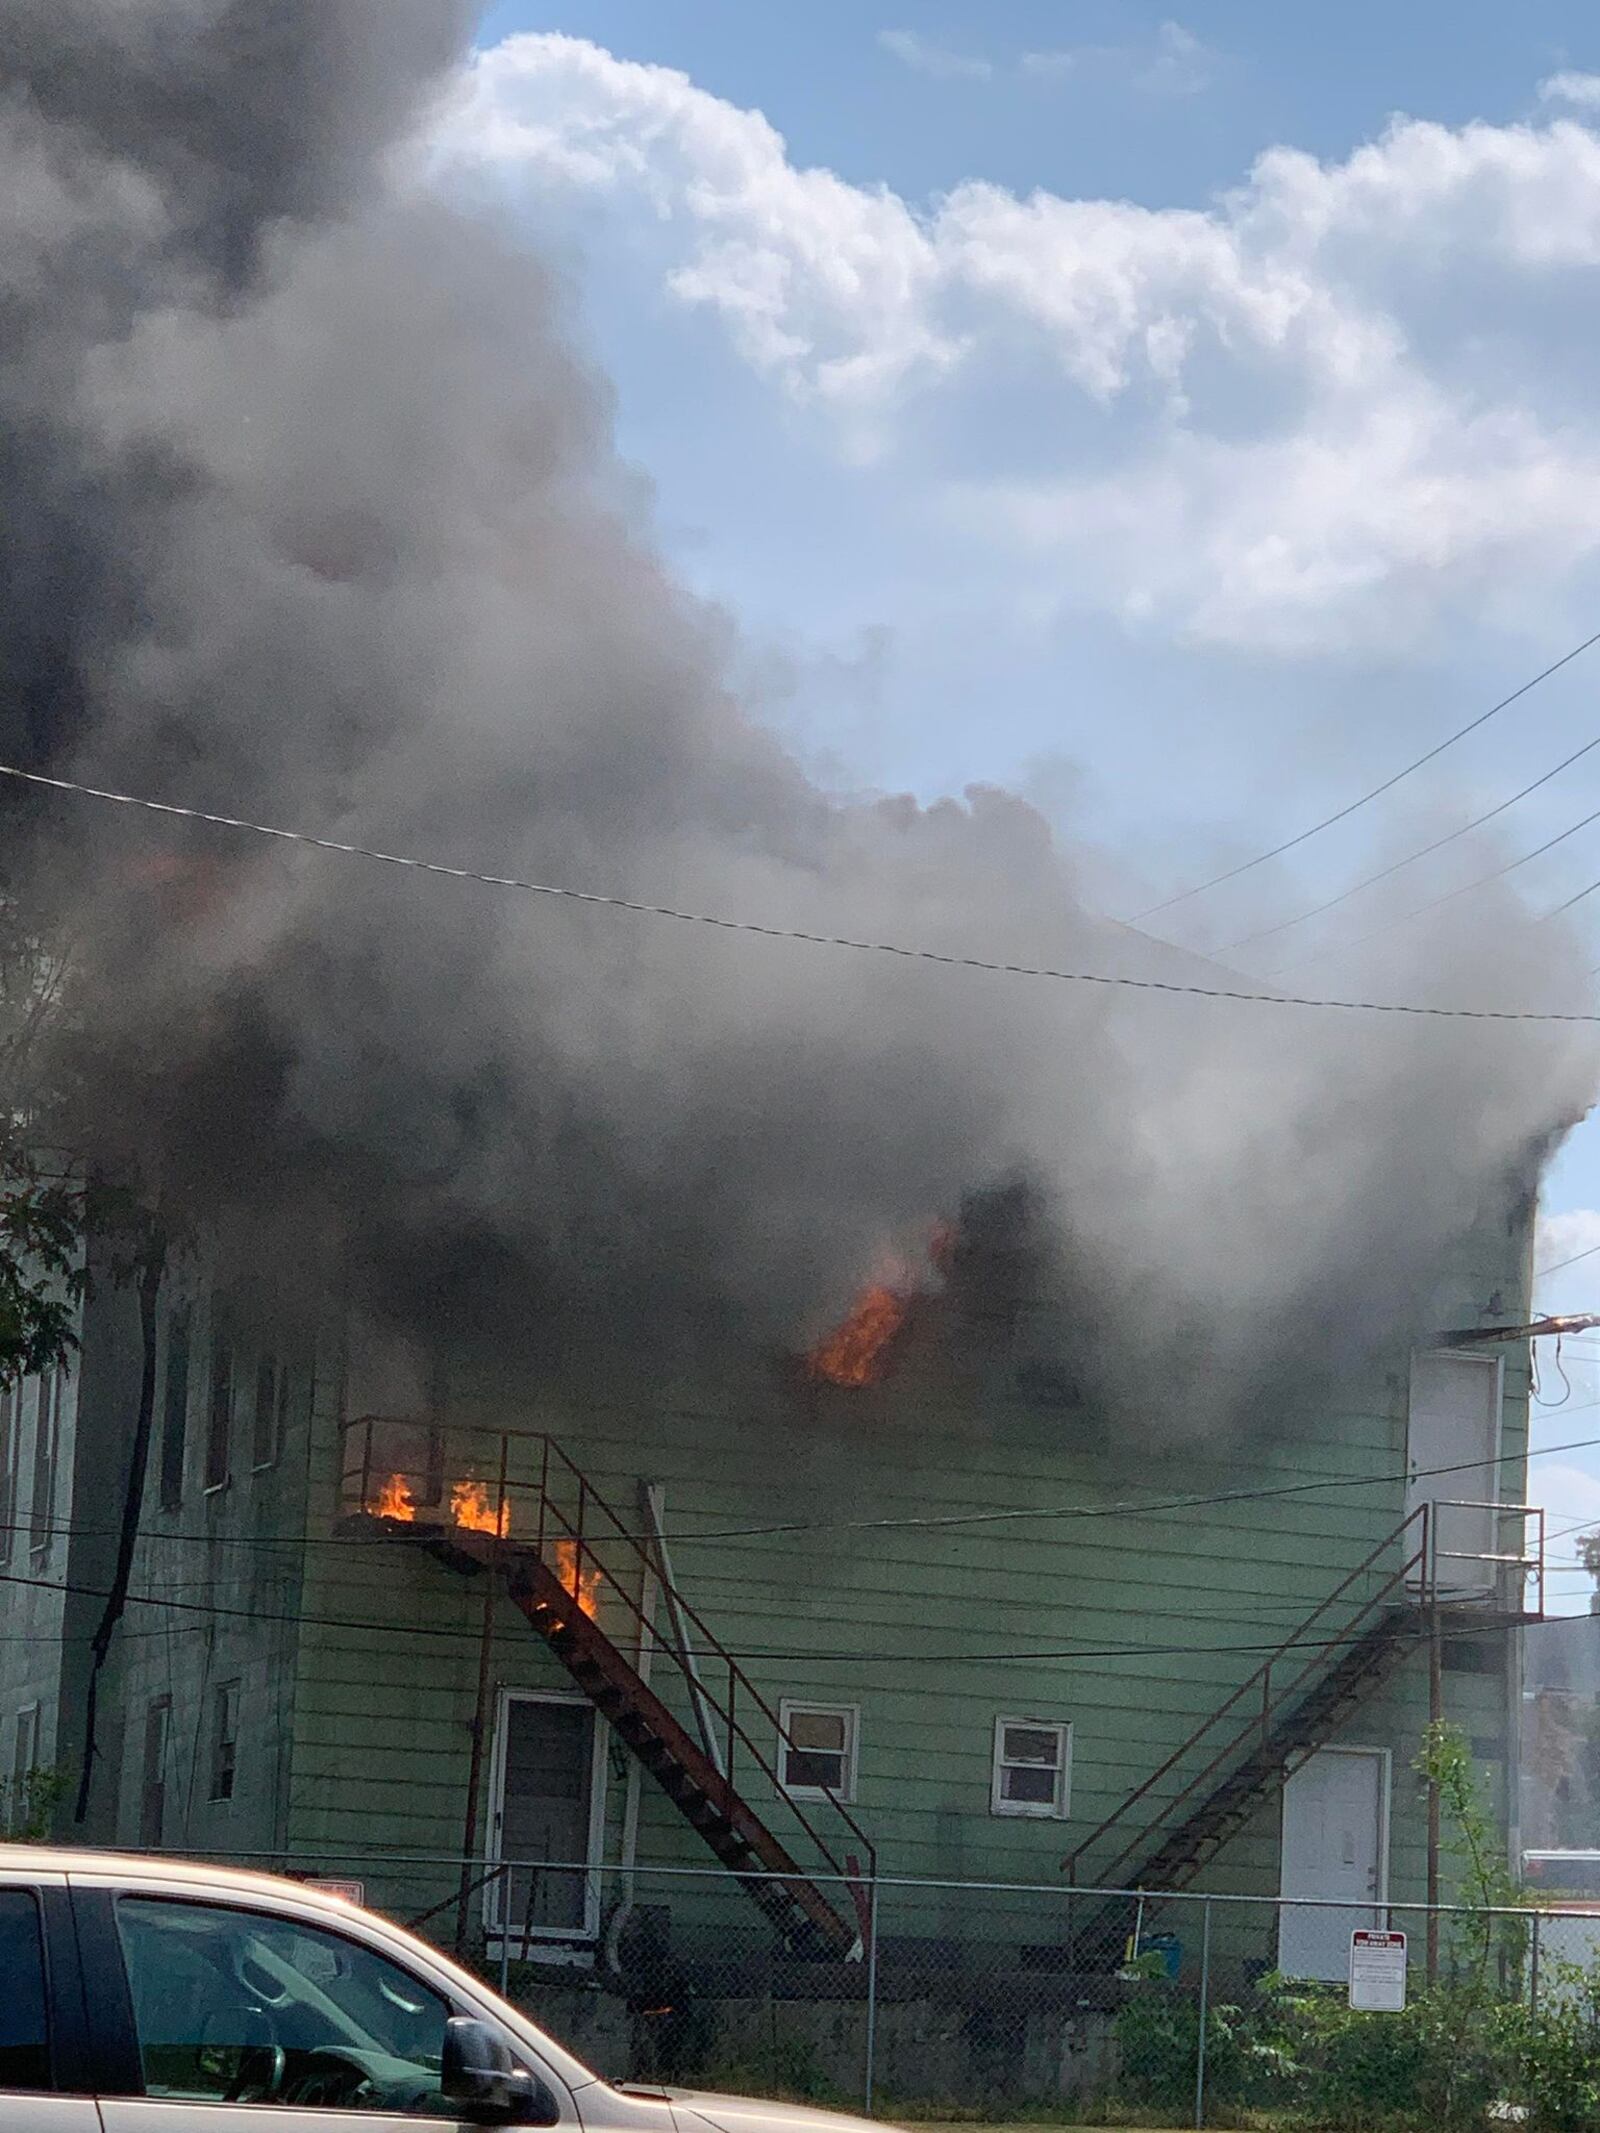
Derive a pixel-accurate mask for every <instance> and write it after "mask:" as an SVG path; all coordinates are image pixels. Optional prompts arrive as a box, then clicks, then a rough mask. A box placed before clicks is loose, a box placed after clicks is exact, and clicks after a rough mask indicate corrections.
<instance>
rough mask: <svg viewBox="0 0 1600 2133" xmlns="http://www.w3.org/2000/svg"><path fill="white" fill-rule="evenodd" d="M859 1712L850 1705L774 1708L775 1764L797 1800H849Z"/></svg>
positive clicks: (785, 1703)
mask: <svg viewBox="0 0 1600 2133" xmlns="http://www.w3.org/2000/svg"><path fill="white" fill-rule="evenodd" d="M860 1720H861V1714H860V1712H859V1711H858V1710H857V1708H856V1706H855V1705H854V1704H839V1703H798V1702H795V1701H794V1700H793V1699H791V1698H790V1697H787V1696H786V1697H785V1698H784V1700H783V1702H782V1704H781V1705H780V1706H779V1710H778V1723H779V1726H780V1728H781V1731H780V1734H779V1739H778V1769H779V1771H780V1772H781V1774H782V1778H783V1789H784V1791H785V1792H787V1793H788V1794H790V1795H791V1797H792V1798H794V1799H797V1800H825V1799H828V1798H829V1797H832V1798H833V1799H836V1800H853V1799H854V1798H855V1796H856V1745H857V1741H858V1738H859V1735H860V1731H861V1723H860Z"/></svg>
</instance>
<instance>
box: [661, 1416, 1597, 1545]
mask: <svg viewBox="0 0 1600 2133" xmlns="http://www.w3.org/2000/svg"><path fill="white" fill-rule="evenodd" d="M1594 1404H1596V1405H1600V1402H1596V1403H1594ZM1596 1446H1600V1437H1580V1438H1577V1439H1576V1440H1574V1441H1573V1442H1571V1443H1569V1444H1542V1445H1538V1446H1535V1447H1530V1448H1528V1449H1526V1450H1523V1451H1515V1452H1501V1453H1498V1454H1497V1455H1496V1456H1495V1457H1494V1458H1493V1459H1463V1460H1459V1461H1453V1462H1452V1463H1451V1464H1450V1465H1448V1466H1436V1467H1418V1468H1415V1469H1412V1468H1410V1467H1405V1468H1402V1469H1401V1470H1400V1471H1399V1472H1397V1473H1396V1472H1391V1473H1388V1474H1356V1475H1337V1476H1333V1477H1330V1478H1328V1479H1326V1480H1317V1481H1293V1482H1284V1483H1282V1484H1280V1485H1278V1486H1275V1487H1272V1486H1269V1487H1266V1488H1260V1489H1229V1490H1224V1491H1220V1492H1218V1493H1217V1494H1215V1495H1210V1496H1201V1495H1195V1496H1170V1497H1166V1498H1163V1499H1161V1500H1159V1501H1157V1502H1155V1503H1141V1502H1139V1501H1137V1500H1129V1501H1125V1502H1122V1503H1112V1504H1047V1505H1040V1506H1032V1507H1030V1508H1029V1509H1027V1510H1022V1511H951V1512H947V1513H938V1514H926V1515H921V1516H918V1517H913V1518H862V1519H811V1520H794V1521H791V1522H789V1523H787V1524H783V1525H771V1526H731V1527H721V1528H718V1529H715V1530H712V1531H704V1530H702V1531H700V1532H692V1531H688V1530H686V1529H683V1528H679V1529H677V1530H676V1531H674V1533H673V1536H672V1545H673V1547H674V1548H678V1547H684V1546H687V1545H689V1544H690V1543H695V1544H698V1543H700V1542H702V1541H727V1540H755V1539H765V1538H767V1537H769V1536H772V1535H777V1534H790V1533H881V1532H886V1531H891V1530H894V1531H899V1530H903V1529H905V1528H907V1527H912V1528H930V1529H937V1530H943V1529H945V1528H947V1527H951V1526H982V1525H1003V1524H1010V1523H1012V1522H1014V1521H1016V1520H1019V1519H1025V1518H1072V1519H1077V1518H1130V1517H1131V1518H1149V1517H1152V1516H1159V1515H1160V1514H1161V1513H1162V1512H1164V1511H1194V1510H1207V1509H1211V1508H1213V1507H1215V1506H1218V1505H1223V1504H1234V1503H1262V1502H1266V1501H1269V1500H1270V1501H1275V1500H1277V1499H1278V1498H1281V1497H1287V1496H1304V1495H1308V1494H1310V1493H1311V1492H1312V1491H1313V1490H1319V1489H1355V1488H1369V1487H1378V1486H1384V1487H1393V1486H1395V1485H1396V1484H1400V1483H1405V1482H1408V1481H1431V1480H1434V1479H1435V1478H1437V1477H1438V1476H1440V1475H1443V1474H1475V1473H1481V1472H1482V1471H1483V1470H1484V1469H1485V1468H1487V1467H1502V1466H1515V1465H1518V1464H1520V1463H1521V1462H1522V1461H1524V1460H1527V1459H1551V1458H1557V1457H1559V1456H1560V1455H1561V1454H1562V1453H1564V1452H1588V1451H1593V1450H1594V1449H1595V1448H1596Z"/></svg>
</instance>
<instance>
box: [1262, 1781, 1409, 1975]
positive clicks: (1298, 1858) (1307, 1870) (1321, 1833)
mask: <svg viewBox="0 0 1600 2133" xmlns="http://www.w3.org/2000/svg"><path fill="white" fill-rule="evenodd" d="M1388 1788H1389V1759H1388V1757H1387V1756H1386V1755H1385V1754H1384V1753H1383V1751H1382V1750H1381V1749H1377V1748H1319V1749H1318V1751H1317V1753H1316V1754H1315V1755H1313V1756H1312V1757H1311V1758H1310V1759H1309V1761H1307V1762H1304V1763H1302V1764H1301V1766H1300V1768H1299V1769H1298V1770H1297V1771H1296V1772H1295V1774H1294V1776H1293V1777H1292V1778H1290V1780H1289V1782H1288V1784H1287V1785H1285V1786H1284V1788H1283V1877H1282V1893H1283V1894H1284V1895H1285V1896H1305V1897H1317V1898H1319V1899H1321V1900H1322V1901H1323V1902H1327V1903H1332V1904H1336V1905H1337V1906H1338V1908H1337V1909H1329V1910H1322V1909H1313V1908H1311V1907H1310V1906H1309V1905H1306V1906H1301V1905H1299V1904H1286V1905H1285V1906H1284V1908H1283V1909H1282V1910H1281V1911H1280V1912H1279V1913H1278V1968H1279V1969H1280V1970H1281V1971H1282V1972H1283V1974H1284V1976H1285V1977H1308V1978H1326V1979H1331V1980H1337V1979H1340V1978H1343V1977H1346V1976H1347V1975H1348V1974H1349V1967H1350V1936H1351V1934H1352V1933H1354V1932H1357V1931H1360V1930H1362V1929H1367V1928H1378V1929H1381V1928H1382V1926H1383V1903H1384V1899H1385V1897H1386V1895H1387V1891H1386V1889H1385V1888H1384V1885H1383V1884H1384V1857H1383V1851H1384V1821H1385V1814H1386V1809H1387V1795H1388Z"/></svg>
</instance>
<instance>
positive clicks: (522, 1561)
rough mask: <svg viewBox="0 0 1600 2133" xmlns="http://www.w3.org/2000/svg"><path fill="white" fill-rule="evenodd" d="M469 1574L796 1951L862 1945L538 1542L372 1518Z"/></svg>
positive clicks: (837, 1950)
mask: <svg viewBox="0 0 1600 2133" xmlns="http://www.w3.org/2000/svg"><path fill="white" fill-rule="evenodd" d="M365 1522H366V1523H367V1524H368V1525H377V1526H379V1527H382V1528H383V1529H384V1530H386V1531H388V1532H391V1533H393V1534H394V1535H395V1536H396V1537H397V1538H401V1539H405V1540H409V1541H413V1542H415V1543H416V1544H417V1545H418V1546H419V1547H421V1548H423V1549H424V1550H425V1551H426V1552H427V1553H428V1554H429V1555H432V1556H433V1557H435V1558H436V1559H437V1560H438V1561H439V1562H441V1563H443V1564H445V1565H446V1566H447V1567H448V1568H450V1569H452V1570H455V1571H457V1572H460V1573H462V1574H465V1575H471V1574H474V1573H478V1574H482V1573H488V1574H490V1575H494V1574H499V1575H501V1576H503V1577H504V1579H505V1583H506V1589H507V1591H508V1593H509V1595H510V1598H511V1601H512V1603H513V1605H514V1606H515V1607H516V1608H517V1609H518V1611H519V1612H520V1613H521V1614H522V1615H523V1616H524V1617H525V1618H526V1619H527V1621H528V1623H529V1625H530V1626H531V1627H532V1628H533V1630H534V1631H535V1632H536V1634H537V1635H538V1636H539V1637H540V1638H541V1639H542V1641H543V1642H544V1644H545V1645H546V1646H547V1647H548V1649H549V1650H550V1651H551V1652H552V1653H553V1654H554V1656H555V1657H556V1659H557V1660H559V1661H560V1663H561V1665H562V1666H563V1667H564V1668H565V1670H566V1672H567V1673H568V1674H569V1675H570V1676H571V1678H572V1680H573V1681H574V1682H575V1683H576V1685H577V1686H578V1687H579V1688H580V1689H581V1690H582V1691H583V1693H584V1695H585V1696H586V1697H587V1698H588V1700H589V1702H590V1703H591V1704H592V1705H593V1706H594V1708H595V1710H596V1711H597V1712H599V1714H600V1716H601V1717H602V1718H604V1719H605V1720H606V1722H607V1723H608V1724H609V1725H610V1727H611V1728H612V1730H613V1732H614V1733H615V1734H616V1736H617V1738H618V1739H619V1740H620V1741H621V1742H622V1743H623V1745H624V1746H625V1747H626V1748H627V1749H628V1751H629V1752H630V1754H632V1755H633V1756H634V1757H635V1758H636V1760H637V1761H638V1762H639V1763H640V1764H641V1765H642V1767H643V1768H644V1769H645V1770H647V1771H648V1772H649V1774H650V1776H651V1777H652V1778H654V1780H655V1782H656V1783H657V1785H659V1786H660V1788H661V1790H662V1791H663V1792H664V1793H665V1794H666V1796H667V1798H668V1799H669V1800H670V1801H671V1802H672V1804H673V1806H674V1807H675V1808H676V1809H677V1810H678V1812H679V1814H680V1815H682V1817H683V1819H684V1820H685V1821H686V1822H687V1823H688V1825H689V1827H690V1828H691V1829H693V1830H694V1831H695V1833H696V1834H697V1835H698V1836H699V1837H700V1838H701V1839H702V1841H703V1842H704V1843H705V1844H706V1845H707V1846H708V1847H709V1848H710V1850H711V1851H712V1853H713V1854H714V1855H715V1856H716V1858H717V1859H718V1860H719V1861H720V1862H721V1863H722V1865H723V1866H725V1867H727V1868H728V1869H729V1871H730V1872H731V1873H732V1874H734V1875H735V1877H736V1878H737V1879H738V1880H739V1881H740V1883H741V1885H742V1887H743V1888H744V1890H745V1892H746V1893H747V1895H748V1896H749V1897H750V1899H751V1901H752V1902H753V1903H754V1904H755V1905H756V1906H757V1908H758V1909H759V1910H760V1911H762V1912H763V1913H764V1914H765V1916H766V1917H767V1918H768V1919H770V1920H771V1922H772V1924H773V1926H774V1927H775V1928H776V1929H777V1931H778V1933H779V1934H780V1936H781V1937H782V1940H783V1943H784V1945H785V1947H786V1948H787V1949H788V1950H789V1951H790V1953H791V1954H794V1955H796V1956H804V1957H810V1958H813V1959H818V1958H830V1957H831V1958H834V1959H838V1960H843V1959H845V1958H847V1957H849V1956H850V1955H851V1954H853V1953H854V1952H855V1951H856V1949H857V1947H858V1944H859V1934H858V1931H857V1928H856V1926H855V1924H854V1923H853V1922H852V1921H851V1920H849V1919H847V1918H846V1917H843V1916H841V1915H840V1913H839V1912H838V1911H836V1910H835V1909H834V1907H833V1905H832V1904H831V1903H829V1901H828V1900H827V1898H826V1897H825V1896H824V1895H823V1894H822V1892H821V1890H820V1889H819V1888H818V1887H817V1886H816V1884H815V1883H814V1882H813V1881H811V1880H810V1879H809V1878H808V1877H807V1875H806V1873H805V1871H804V1869H803V1868H802V1867H801V1866H800V1865H799V1864H798V1863H797V1862H796V1860H795V1859H794V1858H793V1856H792V1855H791V1854H790V1852H789V1851H788V1849H787V1848H786V1846H785V1845H784V1844H783V1843H782V1842H781V1841H780V1839H779V1838H778V1837H777V1836H776V1835H775V1834H774V1833H773V1831H772V1830H771V1829H769V1828H768V1827H767V1825H766V1823H765V1822H763V1821H762V1819H761V1817H760V1816H759V1815H758V1814H757V1813H756V1812H755V1810H754V1809H753V1808H752V1807H751V1806H750V1804H749V1802H748V1801H747V1800H745V1799H743V1798H742V1797H741V1796H740V1795H739V1793H738V1792H737V1791H736V1790H735V1789H734V1787H733V1786H732V1784H731V1783H730V1782H729V1781H728V1779H727V1778H726V1777H725V1776H724V1775H723V1773H722V1772H721V1771H720V1770H719V1769H718V1768H717V1766H716V1764H715V1762H714V1761H713V1760H712V1758H711V1756H710V1755H709V1754H708V1753H707V1752H706V1750H705V1748H704V1747H703V1746H702V1745H701V1744H700V1742H699V1741H697V1740H695V1739H694V1738H693V1737H692V1735H690V1734H689V1733H688V1732H687V1731H686V1730H685V1728H684V1727H683V1726H682V1725H681V1724H680V1723H679V1722H678V1720H677V1719H676V1718H675V1717H674V1716H673V1714H672V1712H671V1711H669V1710H668V1708H667V1707H666V1705H665V1704H664V1703H663V1702H662V1700H661V1698H660V1697H659V1696H657V1695H656V1693H655V1691H654V1690H653V1689H652V1688H651V1687H650V1685H649V1683H648V1682H646V1681H645V1680H644V1679H643V1678H642V1677H641V1676H640V1674H639V1672H638V1671H637V1669H636V1668H635V1667H634V1666H633V1665H632V1663H631V1662H630V1661H629V1660H628V1658H627V1657H626V1656H625V1654H624V1653H623V1652H622V1651H621V1650H620V1649H619V1648H618V1646H617V1645H616V1644H615V1643H613V1641H612V1640H611V1638H610V1637H608V1636H607V1635H606V1633H605V1631H604V1630H603V1629H602V1628H601V1627H600V1625H599V1623H598V1622H596V1621H594V1620H593V1619H592V1617H591V1616H590V1615H588V1614H586V1613H585V1612H584V1610H583V1608H582V1606H581V1605H580V1604H579V1602H578V1600H577V1598H576V1597H575V1596H574V1594H573V1593H572V1592H571V1590H570V1589H569V1587H568V1586H567V1585H566V1584H564V1583H563V1581H562V1580H561V1578H560V1577H558V1576H557V1574H556V1572H555V1571H554V1570H552V1569H551V1567H550V1566H549V1564H548V1563H546V1562H545V1561H544V1559H543V1557H542V1556H541V1555H540V1554H539V1552H538V1550H537V1549H536V1548H532V1547H528V1546H525V1545H521V1544H519V1543H517V1542H515V1541H505V1540H496V1538H495V1537H494V1535H493V1534H490V1533H480V1532H475V1531H471V1530H468V1529H463V1528H460V1527H456V1526H434V1525H426V1524H422V1523H416V1522H407V1523H403V1524H402V1523H400V1522H398V1521H395V1520H390V1519H384V1518H372V1517H368V1518H367V1519H366V1521H365Z"/></svg>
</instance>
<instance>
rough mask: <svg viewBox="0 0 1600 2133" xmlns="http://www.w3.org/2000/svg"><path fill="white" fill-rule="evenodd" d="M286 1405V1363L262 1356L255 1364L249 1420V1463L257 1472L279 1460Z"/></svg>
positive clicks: (287, 1373) (287, 1370)
mask: <svg viewBox="0 0 1600 2133" xmlns="http://www.w3.org/2000/svg"><path fill="white" fill-rule="evenodd" d="M288 1407H289V1366H288V1364H287V1363H282V1362H280V1361H279V1360H278V1358H277V1357H276V1356H275V1355H264V1356H262V1358H261V1360H260V1361H259V1362H258V1363H257V1364H256V1404H255V1410H254V1413H253V1415H252V1417H251V1423H250V1464H251V1465H252V1466H253V1467H254V1468H256V1469H257V1471H259V1470H260V1469H261V1468H262V1467H268V1466H276V1465H277V1463H278V1455H279V1453H280V1452H281V1451H282V1450H283V1435H284V1422H285V1420H286V1418H287V1414H288Z"/></svg>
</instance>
